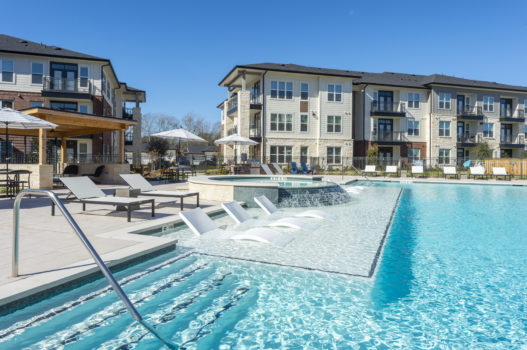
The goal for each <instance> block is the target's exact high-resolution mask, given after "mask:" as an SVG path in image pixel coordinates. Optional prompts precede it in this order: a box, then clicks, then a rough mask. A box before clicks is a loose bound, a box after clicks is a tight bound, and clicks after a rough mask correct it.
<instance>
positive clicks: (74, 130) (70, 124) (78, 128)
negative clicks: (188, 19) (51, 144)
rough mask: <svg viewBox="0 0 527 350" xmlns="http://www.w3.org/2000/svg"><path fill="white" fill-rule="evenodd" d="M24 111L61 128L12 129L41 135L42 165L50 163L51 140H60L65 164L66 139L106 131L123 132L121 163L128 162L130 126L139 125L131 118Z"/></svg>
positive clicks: (2, 130)
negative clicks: (126, 145)
mask: <svg viewBox="0 0 527 350" xmlns="http://www.w3.org/2000/svg"><path fill="white" fill-rule="evenodd" d="M22 112H24V113H26V114H29V115H32V116H34V117H37V118H40V119H43V120H47V121H49V122H51V123H54V124H56V125H58V127H57V128H55V129H52V130H45V129H35V130H31V129H9V135H22V136H38V159H39V161H38V163H39V164H46V140H47V138H48V137H53V138H54V137H56V138H60V140H61V147H60V149H61V159H60V162H61V163H64V162H65V161H66V138H68V137H75V136H83V135H91V134H98V133H102V132H106V131H119V162H120V163H124V132H125V130H126V129H127V128H128V127H129V126H131V125H137V122H136V121H133V120H128V119H119V118H113V117H101V116H97V115H92V114H83V113H75V112H65V111H59V110H54V109H49V108H44V107H35V108H28V109H24V110H22ZM3 133H5V128H0V134H3Z"/></svg>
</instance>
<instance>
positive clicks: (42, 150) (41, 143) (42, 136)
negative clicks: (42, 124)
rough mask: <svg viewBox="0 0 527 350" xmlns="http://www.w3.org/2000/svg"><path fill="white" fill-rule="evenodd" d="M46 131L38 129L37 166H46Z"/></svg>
mask: <svg viewBox="0 0 527 350" xmlns="http://www.w3.org/2000/svg"><path fill="white" fill-rule="evenodd" d="M46 143H47V139H46V129H38V164H39V165H44V164H46Z"/></svg>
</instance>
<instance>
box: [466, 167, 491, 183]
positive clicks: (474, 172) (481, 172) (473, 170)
mask: <svg viewBox="0 0 527 350" xmlns="http://www.w3.org/2000/svg"><path fill="white" fill-rule="evenodd" d="M470 176H472V178H473V179H474V180H475V179H476V177H481V178H484V179H488V178H489V176H488V175H487V174H486V173H485V168H484V167H482V166H471V167H470V174H469V177H470Z"/></svg>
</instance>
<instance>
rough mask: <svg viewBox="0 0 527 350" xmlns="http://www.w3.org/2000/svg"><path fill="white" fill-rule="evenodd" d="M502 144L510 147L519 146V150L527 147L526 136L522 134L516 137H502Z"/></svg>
mask: <svg viewBox="0 0 527 350" xmlns="http://www.w3.org/2000/svg"><path fill="white" fill-rule="evenodd" d="M500 144H501V145H508V146H512V147H514V146H517V147H518V148H520V147H524V146H525V134H523V133H521V134H518V135H516V136H512V135H501V136H500Z"/></svg>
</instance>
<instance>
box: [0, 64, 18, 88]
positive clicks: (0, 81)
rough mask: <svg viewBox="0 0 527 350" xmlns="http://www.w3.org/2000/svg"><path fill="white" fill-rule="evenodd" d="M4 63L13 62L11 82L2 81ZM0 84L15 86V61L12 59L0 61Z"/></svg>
mask: <svg viewBox="0 0 527 350" xmlns="http://www.w3.org/2000/svg"><path fill="white" fill-rule="evenodd" d="M4 61H11V62H13V81H4V79H3V72H4V68H3V67H4ZM0 83H2V84H13V85H15V84H16V73H15V60H14V59H4V58H2V59H0Z"/></svg>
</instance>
